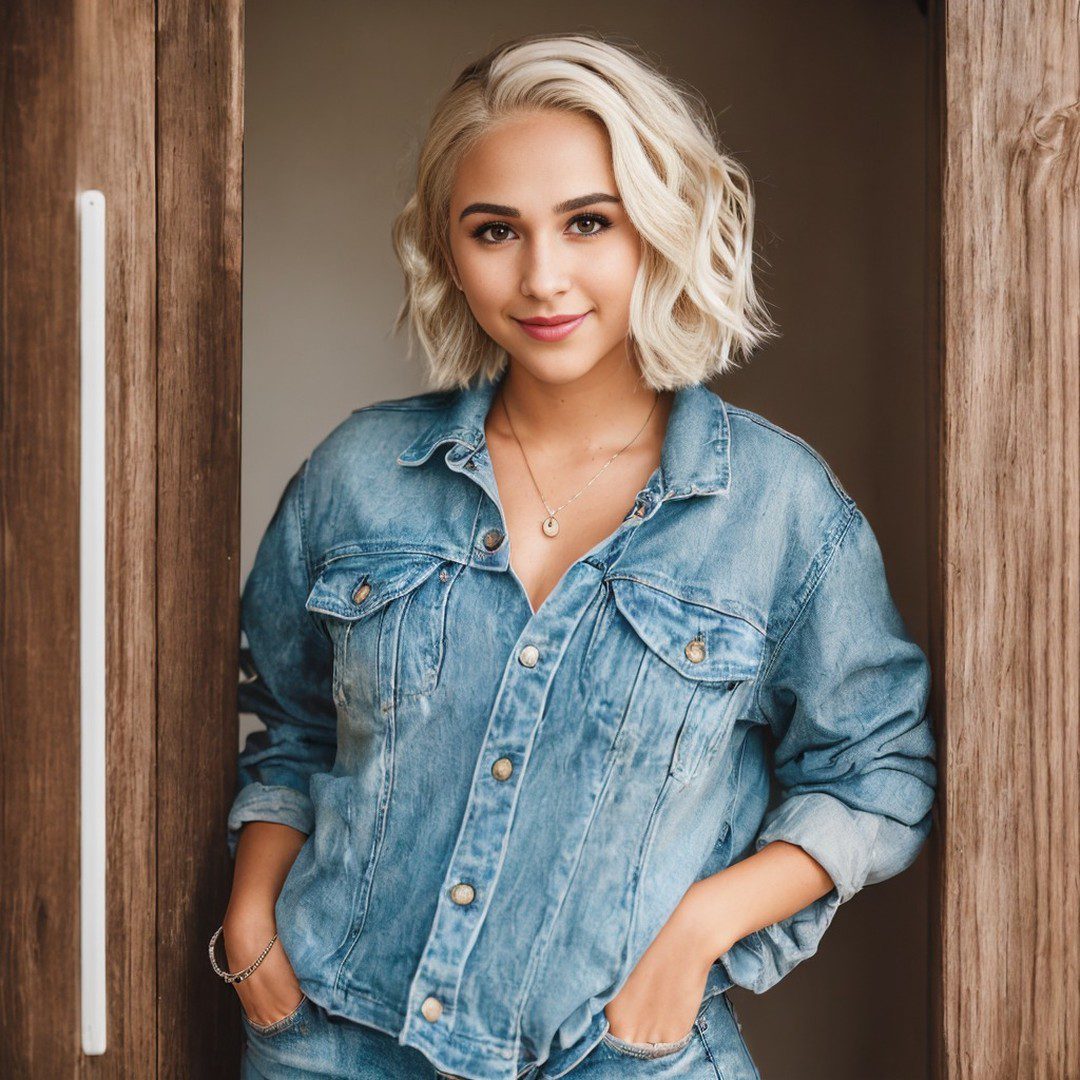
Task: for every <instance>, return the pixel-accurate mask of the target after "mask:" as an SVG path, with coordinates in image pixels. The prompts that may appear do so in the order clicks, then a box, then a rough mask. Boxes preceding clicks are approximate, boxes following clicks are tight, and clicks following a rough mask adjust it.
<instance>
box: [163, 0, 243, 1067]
mask: <svg viewBox="0 0 1080 1080" xmlns="http://www.w3.org/2000/svg"><path fill="white" fill-rule="evenodd" d="M157 85H158V94H157V194H158V203H157V207H158V211H157V212H158V234H157V236H158V245H157V282H158V294H157V298H158V307H157V311H158V319H157V361H158V367H157V373H158V376H157V391H158V400H157V435H158V459H157V462H158V474H157V522H158V563H157V566H158V578H157V595H158V608H157V614H158V623H157V642H158V669H157V670H158V708H157V727H156V736H157V767H158V773H157V775H158V804H157V809H158V819H157V947H158V964H157V970H158V1015H157V1030H158V1061H157V1072H156V1075H157V1076H158V1077H178V1078H185V1080H186V1078H188V1077H199V1078H200V1080H202V1078H207V1080H211V1078H213V1077H216V1076H222V1077H234V1076H236V1075H237V1074H238V1072H239V1059H240V1048H241V1044H242V1039H241V1030H240V1013H239V1009H238V1007H237V1000H236V992H235V990H233V989H232V988H231V987H229V986H226V985H225V984H224V983H223V982H222V981H221V980H220V979H219V978H218V977H217V976H216V975H215V974H214V973H213V971H212V970H211V968H210V964H209V962H208V959H207V954H206V948H207V941H208V939H209V937H210V935H211V933H212V932H213V931H214V930H215V929H216V928H217V926H218V925H219V924H220V923H221V920H222V917H223V916H224V913H225V906H226V904H227V902H228V890H229V886H230V881H231V863H230V859H229V855H228V849H227V847H226V843H225V821H226V817H227V813H228V809H229V805H230V803H231V802H232V797H233V794H234V788H235V782H236V716H237V700H236V687H237V641H238V635H239V605H238V603H237V597H238V595H239V578H238V565H237V564H238V560H237V552H238V551H239V548H240V505H239V491H240V376H241V294H240V288H241V279H240V268H241V245H242V214H241V206H242V182H241V181H242V162H243V152H242V151H243V3H242V0H222V2H219V3H210V2H206V0H159V2H158V4H157Z"/></svg>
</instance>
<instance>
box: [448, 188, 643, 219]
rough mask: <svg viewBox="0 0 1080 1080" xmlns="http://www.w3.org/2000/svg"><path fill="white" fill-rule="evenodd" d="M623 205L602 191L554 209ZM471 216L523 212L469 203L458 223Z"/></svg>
mask: <svg viewBox="0 0 1080 1080" xmlns="http://www.w3.org/2000/svg"><path fill="white" fill-rule="evenodd" d="M604 202H609V203H621V202H622V199H620V198H619V197H618V195H607V194H605V193H604V192H602V191H594V192H593V193H592V194H591V195H579V196H578V197H577V198H576V199H567V200H566V202H561V203H559V204H558V206H553V207H552V212H553V213H556V214H568V213H569V212H570V211H571V210H580V209H581V208H582V207H583V206H592V205H593V204H594V203H604ZM470 214H500V215H501V216H502V217H514V218H519V217H521V211H520V210H517V209H515V208H514V207H513V206H502V205H500V204H499V203H484V202H476V203H469V205H468V206H466V207H465V209H464V210H462V211H461V214H460V215H459V217H458V221H464V220H465V218H467V217H468V216H469V215H470Z"/></svg>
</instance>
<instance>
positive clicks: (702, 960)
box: [604, 886, 730, 1043]
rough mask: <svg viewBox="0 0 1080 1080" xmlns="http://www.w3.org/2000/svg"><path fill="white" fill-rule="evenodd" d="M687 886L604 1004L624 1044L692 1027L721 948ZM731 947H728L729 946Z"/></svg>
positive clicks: (675, 1036) (662, 1038)
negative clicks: (628, 973) (665, 919)
mask: <svg viewBox="0 0 1080 1080" xmlns="http://www.w3.org/2000/svg"><path fill="white" fill-rule="evenodd" d="M702 901H703V897H702V896H701V894H700V892H699V891H698V890H696V889H695V887H694V886H691V887H690V888H689V889H688V890H687V892H686V895H685V896H684V897H683V898H682V900H681V901H680V903H679V906H678V907H677V908H676V909H675V911H674V912H673V913H672V915H671V917H670V918H669V919H668V921H667V922H666V923H665V924H664V927H663V929H662V930H661V931H660V933H659V934H658V935H657V936H656V938H655V939H654V941H653V942H652V944H651V945H650V946H649V947H648V949H646V950H645V954H644V955H643V956H642V957H641V959H640V960H639V961H638V963H637V965H636V967H635V968H634V970H633V971H632V972H631V973H630V977H629V979H627V981H626V983H625V984H624V985H623V987H622V989H621V990H620V991H619V992H618V993H617V994H616V995H615V997H613V998H612V999H611V1001H609V1002H608V1003H607V1005H606V1006H605V1007H604V1013H605V1015H606V1016H607V1018H608V1024H609V1027H610V1030H611V1034H612V1035H614V1036H615V1037H616V1038H618V1039H622V1040H623V1041H624V1042H631V1043H653V1042H676V1041H677V1040H679V1039H681V1038H683V1036H685V1035H686V1033H687V1032H688V1031H690V1029H691V1028H692V1027H693V1024H694V1020H695V1019H696V1017H697V1014H698V1010H699V1009H700V1007H701V999H702V997H703V996H704V994H705V983H706V981H707V980H708V977H709V969H710V968H711V967H712V965H713V963H714V961H715V960H716V959H717V957H719V956H721V955H722V954H723V953H724V952H725V951H726V949H725V948H724V942H725V941H726V939H724V938H723V937H718V934H717V930H716V928H715V926H713V925H711V921H710V918H709V915H710V911H709V910H708V909H707V908H706V905H705V904H704V903H703V902H702ZM728 947H730V946H728Z"/></svg>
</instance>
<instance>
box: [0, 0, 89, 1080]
mask: <svg viewBox="0 0 1080 1080" xmlns="http://www.w3.org/2000/svg"><path fill="white" fill-rule="evenodd" d="M0 20H2V22H0V33H2V37H0V42H2V43H3V49H4V54H3V55H4V69H3V78H2V81H0V87H2V90H0V93H2V101H0V114H2V132H0V149H2V157H3V163H4V168H3V169H2V170H0V311H2V319H0V350H2V359H0V496H2V499H0V515H2V520H0V545H2V554H0V757H2V762H3V784H2V785H0V874H2V879H0V956H2V957H3V962H4V973H3V978H2V979H0V1030H2V1032H3V1038H0V1075H2V1076H5V1077H26V1076H31V1075H33V1076H48V1077H53V1076H56V1077H59V1076H65V1077H66V1076H71V1075H72V1074H73V1070H74V1068H75V1067H76V1061H77V1058H76V1053H77V1050H78V1047H79V996H78V994H79V980H78V977H77V973H78V970H79V968H78V963H79V908H78V884H79V881H78V855H79V832H78V826H79V803H78V792H79V787H78V781H79V742H78V719H79V712H78V704H79V697H78V692H79V687H78V676H77V673H78V670H79V639H78V635H79V620H78V596H79V591H78V567H79V531H78V527H79V427H78V408H79V341H78V318H77V316H78V280H77V268H78V244H77V235H76V214H75V198H74V195H75V168H76V156H75V154H76V146H75V108H76V84H75V77H74V70H73V62H72V61H73V55H74V29H73V25H72V10H71V4H70V3H65V2H63V0H56V2H51V3H32V2H30V0H11V2H10V3H5V4H2V5H0ZM73 973H74V974H75V977H73ZM31 1063H32V1065H33V1071H31Z"/></svg>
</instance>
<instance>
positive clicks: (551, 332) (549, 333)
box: [515, 311, 589, 341]
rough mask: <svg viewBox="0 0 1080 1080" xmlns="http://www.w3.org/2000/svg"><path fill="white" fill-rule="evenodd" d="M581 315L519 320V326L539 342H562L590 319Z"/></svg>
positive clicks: (586, 313) (586, 314)
mask: <svg viewBox="0 0 1080 1080" xmlns="http://www.w3.org/2000/svg"><path fill="white" fill-rule="evenodd" d="M588 314H589V313H588V312H587V311H586V312H584V313H583V314H581V315H552V316H549V317H545V318H535V319H528V320H525V319H517V320H515V321H516V322H517V324H518V326H520V327H521V329H522V330H524V331H525V333H526V334H528V335H529V337H531V338H535V339H536V340H537V341H562V340H563V338H567V337H569V336H570V335H571V334H572V333H573V332H574V331H575V330H576V329H577V328H578V327H579V326H580V325H581V324H582V323H583V322H584V321H585V319H586V318H587V317H588Z"/></svg>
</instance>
